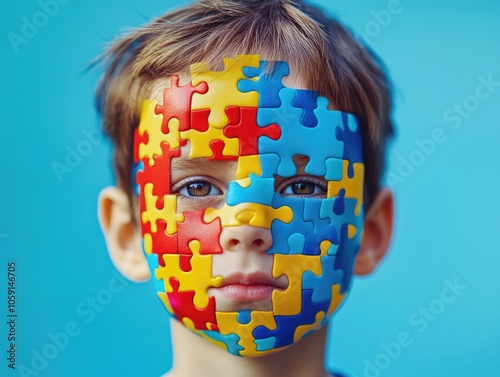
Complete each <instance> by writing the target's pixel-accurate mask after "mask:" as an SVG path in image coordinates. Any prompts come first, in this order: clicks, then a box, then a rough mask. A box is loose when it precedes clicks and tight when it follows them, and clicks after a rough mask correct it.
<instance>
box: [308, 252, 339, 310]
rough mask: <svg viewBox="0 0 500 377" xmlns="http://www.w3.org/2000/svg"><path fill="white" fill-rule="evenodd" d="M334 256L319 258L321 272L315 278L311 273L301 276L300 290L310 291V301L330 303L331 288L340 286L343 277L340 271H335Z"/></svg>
mask: <svg viewBox="0 0 500 377" xmlns="http://www.w3.org/2000/svg"><path fill="white" fill-rule="evenodd" d="M335 258H336V256H326V257H321V258H320V259H321V267H322V269H323V272H322V274H321V275H320V276H316V275H315V274H313V273H312V272H311V271H306V272H304V275H302V288H303V289H312V292H313V294H312V300H313V301H314V302H322V301H326V300H328V301H330V300H331V297H332V286H333V285H334V284H340V283H341V282H342V278H343V277H344V272H343V271H342V270H336V269H335Z"/></svg>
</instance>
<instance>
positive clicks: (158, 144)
mask: <svg viewBox="0 0 500 377" xmlns="http://www.w3.org/2000/svg"><path fill="white" fill-rule="evenodd" d="M224 63H225V69H224V71H221V72H212V71H210V70H209V69H208V67H207V66H206V65H205V64H204V63H198V64H194V65H192V66H191V76H190V77H191V82H190V83H189V84H187V85H185V86H180V85H179V80H178V77H177V76H176V75H174V76H172V78H171V80H170V81H171V83H170V86H169V87H168V88H166V89H164V91H163V98H162V99H157V100H155V99H148V100H145V101H144V102H143V104H142V109H141V120H140V125H139V127H138V129H137V132H136V137H135V145H134V154H135V160H136V163H137V166H136V171H137V178H136V181H137V185H138V192H139V199H140V212H141V217H140V218H141V230H142V236H143V247H144V252H145V254H146V256H147V258H148V263H149V265H150V268H151V271H152V276H153V281H154V283H155V287H156V290H157V292H158V295H159V297H160V299H161V300H162V302H163V303H164V305H165V307H166V308H167V310H168V312H169V313H170V314H171V315H172V316H173V317H174V318H176V319H177V320H179V321H181V322H182V323H183V324H184V325H185V326H187V327H188V328H189V329H191V330H192V331H194V332H196V333H198V334H199V335H202V336H203V337H205V338H206V339H208V340H210V341H212V342H213V343H215V344H217V345H218V346H220V347H222V348H224V349H226V350H227V351H228V352H230V353H232V354H234V355H239V356H260V355H265V354H268V353H270V352H275V351H277V350H280V349H283V348H285V347H288V346H290V345H292V344H294V343H296V342H298V341H299V340H300V339H302V338H303V337H304V336H306V335H308V334H310V333H311V332H313V331H315V330H317V329H319V328H320V327H321V326H323V325H325V324H326V323H327V321H328V318H329V317H330V316H331V315H332V314H333V313H334V312H335V310H336V309H337V307H338V306H339V305H340V303H341V302H342V301H343V299H344V297H345V294H346V293H347V291H348V288H349V285H350V280H351V276H352V270H353V262H354V258H355V256H356V253H357V251H358V249H359V243H360V237H361V232H362V225H363V202H362V201H363V196H362V193H363V177H364V164H363V159H362V146H361V130H360V126H359V124H358V120H357V118H356V117H355V116H354V115H351V114H347V113H343V112H339V111H332V110H328V108H327V107H328V101H327V99H325V98H323V97H318V95H317V93H316V92H314V91H309V90H299V89H292V88H288V87H285V86H284V85H283V84H282V78H283V77H284V76H285V75H287V74H288V73H289V68H288V65H287V63H285V62H275V63H274V64H275V68H274V70H273V69H271V70H269V69H267V65H268V64H273V63H270V62H266V61H260V60H259V57H258V56H236V57H235V58H234V59H225V60H224Z"/></svg>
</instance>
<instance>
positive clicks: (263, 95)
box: [238, 61, 290, 108]
mask: <svg viewBox="0 0 500 377" xmlns="http://www.w3.org/2000/svg"><path fill="white" fill-rule="evenodd" d="M269 64H272V67H268V65H269ZM266 71H267V72H266ZM243 74H244V75H245V76H246V77H248V78H249V79H250V80H246V79H242V80H240V81H238V90H240V91H241V92H244V93H246V92H251V91H256V92H258V93H259V105H258V107H259V108H274V107H280V106H281V100H280V97H279V92H280V90H281V89H282V88H284V87H285V85H283V83H282V79H283V77H285V76H288V75H289V74H290V68H289V66H288V63H287V62H284V61H278V62H269V61H261V62H260V66H259V68H254V67H244V68H243Z"/></svg>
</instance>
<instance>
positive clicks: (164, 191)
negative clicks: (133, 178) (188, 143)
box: [137, 142, 181, 211]
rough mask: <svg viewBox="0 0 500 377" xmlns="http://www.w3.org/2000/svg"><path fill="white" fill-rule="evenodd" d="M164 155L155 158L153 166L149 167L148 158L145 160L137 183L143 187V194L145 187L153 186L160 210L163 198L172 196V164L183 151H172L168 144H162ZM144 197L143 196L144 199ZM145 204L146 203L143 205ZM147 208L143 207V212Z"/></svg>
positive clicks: (138, 174)
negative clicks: (147, 185)
mask: <svg viewBox="0 0 500 377" xmlns="http://www.w3.org/2000/svg"><path fill="white" fill-rule="evenodd" d="M161 150H162V154H161V155H160V156H154V157H153V159H154V161H155V163H154V165H153V166H149V163H148V158H144V159H143V165H144V170H139V171H138V172H137V183H138V184H139V185H140V187H141V192H142V190H144V185H146V183H148V182H151V183H152V184H153V195H156V196H157V197H158V201H157V206H158V208H162V207H163V196H164V195H169V194H171V192H170V164H171V161H172V158H175V157H179V156H180V155H181V150H180V149H179V148H177V149H170V148H169V145H168V143H166V142H163V143H161ZM142 196H143V195H141V197H142ZM141 204H145V203H141ZM144 209H145V207H142V206H141V211H143V210H144Z"/></svg>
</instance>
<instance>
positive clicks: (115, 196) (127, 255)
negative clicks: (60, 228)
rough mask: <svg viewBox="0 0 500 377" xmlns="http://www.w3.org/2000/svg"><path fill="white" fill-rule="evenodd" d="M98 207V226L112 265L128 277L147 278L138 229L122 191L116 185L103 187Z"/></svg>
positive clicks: (132, 278)
mask: <svg viewBox="0 0 500 377" xmlns="http://www.w3.org/2000/svg"><path fill="white" fill-rule="evenodd" d="M98 207H99V208H98V217H99V223H100V224H101V230H102V232H103V234H104V238H105V240H106V245H107V247H108V252H109V255H110V257H111V260H112V261H113V263H114V264H115V266H116V268H117V269H118V270H119V271H120V272H121V273H122V274H123V275H124V276H125V277H127V278H128V279H130V280H132V281H146V280H148V279H149V278H150V272H149V268H148V263H147V260H146V257H145V256H144V253H143V252H142V247H141V235H140V231H139V229H138V227H137V226H136V225H135V224H134V221H133V217H132V215H131V210H130V205H129V201H128V197H127V195H126V193H125V192H124V191H123V190H121V189H120V188H118V187H107V188H105V189H104V190H102V191H101V194H100V195H99V206H98Z"/></svg>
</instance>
